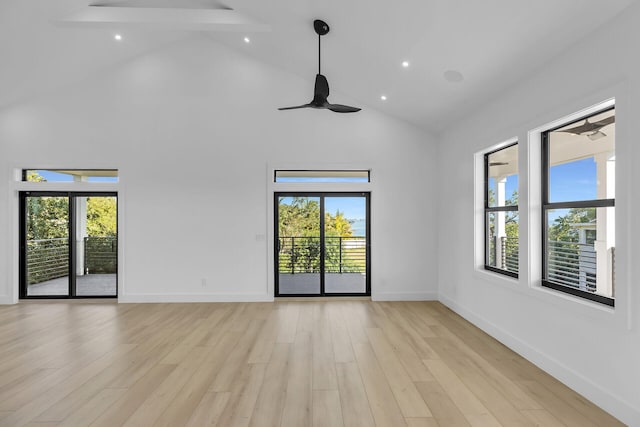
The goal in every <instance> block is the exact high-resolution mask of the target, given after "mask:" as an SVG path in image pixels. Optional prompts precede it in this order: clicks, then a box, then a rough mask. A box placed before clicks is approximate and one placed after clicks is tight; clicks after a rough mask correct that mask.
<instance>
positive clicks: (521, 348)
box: [439, 294, 640, 426]
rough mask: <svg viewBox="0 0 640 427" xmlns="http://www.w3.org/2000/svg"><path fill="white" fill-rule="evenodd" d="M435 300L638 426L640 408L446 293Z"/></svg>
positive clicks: (593, 400) (563, 381)
mask: <svg viewBox="0 0 640 427" xmlns="http://www.w3.org/2000/svg"><path fill="white" fill-rule="evenodd" d="M439 300H440V302H441V303H442V304H444V305H446V306H447V307H449V308H450V309H451V310H453V311H454V312H456V313H457V314H459V315H460V316H462V317H464V318H465V319H466V320H468V321H469V322H471V323H473V324H474V325H476V326H477V327H478V328H480V329H482V330H483V331H484V332H486V333H487V334H489V335H491V336H492V337H494V338H495V339H497V340H498V341H500V342H501V343H502V344H504V345H506V346H507V347H509V348H510V349H511V350H513V351H515V352H516V353H518V354H520V355H521V356H522V357H524V358H525V359H527V360H528V361H530V362H531V363H533V364H535V365H536V366H538V367H539V368H540V369H542V370H543V371H545V372H547V373H548V374H550V375H552V376H553V377H555V378H557V379H558V380H559V381H561V382H562V383H564V384H565V385H567V386H568V387H570V388H571V389H573V390H575V391H576V392H578V393H580V394H582V395H583V396H585V397H586V398H587V399H589V400H591V401H592V402H594V403H595V404H596V405H598V406H600V407H601V408H603V409H604V410H605V411H607V412H609V413H610V414H612V415H613V416H615V417H616V418H618V419H619V420H620V421H622V422H624V423H625V424H627V425H629V426H640V409H638V408H634V407H633V406H632V405H630V404H629V403H628V402H626V401H624V400H623V399H621V398H619V397H618V396H615V395H614V394H613V393H611V392H609V391H608V390H605V389H603V388H602V387H600V386H599V385H598V384H595V383H594V382H592V381H591V380H589V379H588V378H586V377H584V376H583V375H581V374H579V373H577V372H575V371H574V370H572V369H571V368H569V367H568V366H566V365H564V364H563V363H560V362H559V361H557V360H556V359H554V358H552V357H550V356H549V355H547V354H544V353H542V352H540V351H539V350H537V349H536V348H534V347H531V346H530V345H528V344H527V343H526V342H524V341H522V340H520V339H518V338H516V337H515V336H513V335H511V334H509V333H508V332H506V331H505V330H504V329H502V328H500V327H499V326H497V325H495V324H493V323H491V322H488V321H487V320H486V319H484V318H483V317H481V316H479V315H477V314H475V313H474V312H472V311H470V310H468V309H467V308H465V307H463V306H461V305H460V304H458V303H457V302H455V301H454V300H452V299H450V298H449V297H447V296H445V295H442V294H440V296H439Z"/></svg>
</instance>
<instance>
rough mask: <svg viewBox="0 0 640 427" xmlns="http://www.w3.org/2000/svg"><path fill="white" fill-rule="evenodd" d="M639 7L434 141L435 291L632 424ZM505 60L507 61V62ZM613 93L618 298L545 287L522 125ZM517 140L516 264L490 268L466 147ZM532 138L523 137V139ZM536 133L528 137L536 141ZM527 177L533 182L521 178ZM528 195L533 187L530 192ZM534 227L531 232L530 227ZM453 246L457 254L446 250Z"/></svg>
mask: <svg viewBox="0 0 640 427" xmlns="http://www.w3.org/2000/svg"><path fill="white" fill-rule="evenodd" d="M637 22H640V7H634V8H633V9H632V10H629V11H627V12H625V15H624V16H622V17H619V18H618V19H617V20H616V21H615V22H612V23H611V24H609V25H607V26H606V27H603V28H601V29H600V30H598V31H597V32H596V33H595V34H594V35H593V36H591V37H589V38H588V39H586V40H584V41H582V42H581V43H580V44H579V45H577V46H574V47H573V48H571V49H569V50H568V51H567V52H565V53H564V54H563V55H561V56H560V57H558V58H556V59H555V60H553V61H551V62H550V63H548V64H543V67H542V69H541V70H538V71H537V72H535V73H534V75H532V76H531V77H530V78H529V79H528V80H527V81H526V82H524V83H522V84H521V85H519V86H518V87H517V88H514V89H513V90H511V91H509V92H507V93H505V94H503V95H501V96H499V97H497V98H496V100H495V101H494V102H492V103H490V104H488V105H486V106H485V108H483V109H482V110H481V111H478V112H477V113H476V114H475V115H474V116H473V117H471V118H469V119H468V120H466V121H464V122H463V123H460V124H458V125H457V126H456V127H455V128H454V129H451V130H450V131H449V132H448V133H447V134H446V135H444V136H443V137H442V140H441V141H440V144H439V157H438V158H439V167H440V172H439V177H446V179H443V180H442V182H441V185H442V192H441V193H440V195H439V200H440V211H439V223H440V227H439V229H440V230H442V231H441V233H440V234H439V247H438V250H439V253H440V256H439V264H438V267H439V272H440V275H439V292H440V299H441V300H442V301H443V302H444V303H446V304H447V305H449V306H450V307H451V308H453V309H454V310H455V311H457V312H458V313H460V314H462V315H463V316H465V317H467V318H468V319H469V320H471V321H472V322H474V323H476V324H477V325H478V326H480V327H482V328H483V329H485V330H486V331H488V332H489V333H490V334H492V335H494V336H495V337H497V338H498V339H499V340H501V341H502V342H504V343H505V344H507V345H508V346H510V347H511V348H513V349H515V350H516V351H518V352H519V353H521V354H522V355H524V356H525V357H527V358H528V359H530V360H532V361H533V362H534V363H536V364H538V365H539V366H541V367H542V368H543V369H545V370H547V371H548V372H550V373H551V374H552V375H554V376H556V377H557V378H559V379H561V380H562V381H564V382H565V383H567V384H568V385H569V386H571V387H572V388H574V389H576V390H577V391H578V392H580V393H582V394H584V395H585V396H587V397H588V398H590V399H592V400H593V401H594V402H596V403H597V404H598V405H600V406H602V407H603V408H604V409H606V410H608V411H609V412H611V413H613V414H614V415H616V416H617V417H619V418H620V419H621V420H622V421H624V422H626V423H628V424H630V425H636V426H637V425H640V332H639V327H640V321H639V315H640V312H639V311H640V290H638V283H640V263H638V262H637V259H638V250H637V247H638V242H640V224H639V223H638V221H637V214H636V213H637V212H638V209H640V187H639V186H638V185H637V183H638V182H640V168H638V167H637V166H636V164H637V162H638V160H640V145H639V144H638V135H640V121H638V117H640V57H639V56H638V55H636V54H635V53H634V52H636V51H637V41H638V40H640V27H639V26H638V25H637ZM506 72H508V70H505V73H506ZM611 97H615V98H616V101H617V102H616V107H617V108H616V133H617V141H616V144H617V149H616V151H617V153H616V154H617V180H616V183H617V192H616V194H617V199H616V222H617V227H616V228H617V236H616V238H617V245H616V246H617V248H616V262H617V264H616V279H617V282H616V308H615V310H613V311H611V310H607V309H603V308H601V307H598V306H597V304H591V303H585V302H583V301H581V300H579V299H577V298H573V297H569V296H565V295H564V294H558V293H555V292H551V291H547V290H544V289H541V288H540V287H539V280H537V278H539V276H540V272H539V271H538V268H537V267H532V265H533V264H530V262H532V263H534V264H535V261H536V259H537V258H538V259H539V255H538V254H539V251H538V250H537V249H536V250H532V251H529V248H531V247H532V245H536V239H538V240H539V237H538V236H539V235H538V233H537V232H536V233H531V235H529V229H530V228H531V229H533V230H535V229H536V228H539V225H538V224H539V222H538V221H537V218H536V217H535V215H533V216H530V215H529V209H531V210H532V212H534V214H535V212H536V204H538V205H539V199H538V197H537V194H533V193H532V194H529V189H530V188H534V187H535V185H536V184H537V181H536V182H531V183H528V175H527V174H528V170H527V168H528V165H529V162H532V163H533V164H535V159H534V158H528V154H527V153H528V151H529V150H530V149H531V150H532V151H533V152H535V151H536V150H535V148H536V147H528V131H529V130H532V129H534V128H537V127H539V126H542V125H544V124H546V123H550V122H551V121H553V120H556V119H559V118H562V117H564V116H566V115H568V114H571V113H574V112H576V111H579V110H581V109H583V108H586V107H589V106H592V105H594V104H596V103H598V102H600V101H604V100H606V99H608V98H611ZM514 136H515V137H518V139H519V141H520V162H519V165H520V206H521V216H520V221H521V226H520V236H521V257H520V263H521V274H520V278H519V280H517V281H516V280H508V279H499V278H497V277H495V275H492V274H488V273H485V272H481V271H476V269H475V266H474V232H476V231H479V232H480V233H482V229H481V228H480V229H479V230H475V229H474V225H475V220H476V218H475V217H474V215H478V214H479V212H478V210H476V211H475V213H474V208H476V207H475V206H474V153H476V152H479V151H480V150H483V149H485V148H487V147H490V146H492V145H494V144H497V143H500V142H502V141H505V140H507V139H509V138H511V137H514ZM532 143H533V141H532ZM536 143H537V142H536ZM528 184H531V185H533V187H530V186H529V185H528ZM529 196H531V197H530V198H529ZM534 234H535V235H534ZM452 253H453V254H456V256H455V257H452V256H450V254H452Z"/></svg>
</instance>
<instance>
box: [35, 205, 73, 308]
mask: <svg viewBox="0 0 640 427" xmlns="http://www.w3.org/2000/svg"><path fill="white" fill-rule="evenodd" d="M26 216H27V218H26V233H27V236H26V243H27V262H26V264H27V277H26V280H27V290H26V292H27V296H37V295H42V296H44V295H49V296H55V295H68V294H69V225H68V222H69V199H68V198H67V197H38V196H35V197H27V198H26Z"/></svg>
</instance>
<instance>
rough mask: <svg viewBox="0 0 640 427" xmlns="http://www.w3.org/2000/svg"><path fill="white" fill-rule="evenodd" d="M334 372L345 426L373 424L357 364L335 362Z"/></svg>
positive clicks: (353, 426) (368, 425)
mask: <svg viewBox="0 0 640 427" xmlns="http://www.w3.org/2000/svg"><path fill="white" fill-rule="evenodd" d="M336 373H337V378H338V386H339V388H340V403H341V406H342V408H344V410H343V411H342V418H343V421H344V425H345V427H370V426H373V425H375V422H374V420H373V414H372V413H371V407H370V406H369V401H368V399H367V393H366V391H365V390H364V385H363V384H362V378H361V377H360V371H359V369H358V364H357V363H355V362H350V363H337V364H336Z"/></svg>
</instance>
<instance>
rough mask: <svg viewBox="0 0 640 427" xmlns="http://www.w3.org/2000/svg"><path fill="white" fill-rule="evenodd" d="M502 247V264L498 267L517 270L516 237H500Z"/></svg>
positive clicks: (517, 249) (517, 251) (517, 246)
mask: <svg viewBox="0 0 640 427" xmlns="http://www.w3.org/2000/svg"><path fill="white" fill-rule="evenodd" d="M500 245H501V247H502V251H501V254H502V266H501V267H500V268H502V269H504V270H508V271H513V272H514V273H517V272H518V263H519V260H518V254H519V249H520V246H519V243H518V238H517V237H500Z"/></svg>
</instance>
